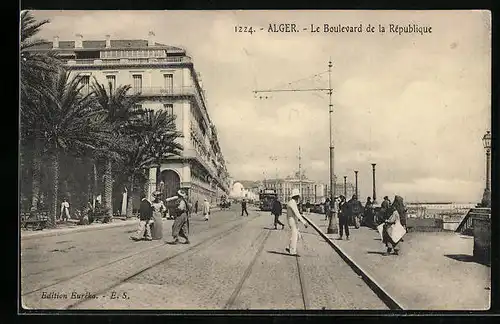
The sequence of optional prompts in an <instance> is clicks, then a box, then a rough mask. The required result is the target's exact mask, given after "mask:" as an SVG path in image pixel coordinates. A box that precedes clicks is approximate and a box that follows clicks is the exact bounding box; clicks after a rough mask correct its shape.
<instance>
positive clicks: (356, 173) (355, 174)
mask: <svg viewBox="0 0 500 324" xmlns="http://www.w3.org/2000/svg"><path fill="white" fill-rule="evenodd" d="M354 178H355V179H356V180H355V183H356V191H355V192H356V197H358V171H357V170H354ZM358 199H359V197H358Z"/></svg>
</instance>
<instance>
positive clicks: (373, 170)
mask: <svg viewBox="0 0 500 324" xmlns="http://www.w3.org/2000/svg"><path fill="white" fill-rule="evenodd" d="M376 165H377V164H376V163H372V176H373V193H372V196H373V203H374V204H376V202H377V190H376V189H375V166H376Z"/></svg>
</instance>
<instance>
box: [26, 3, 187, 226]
mask: <svg viewBox="0 0 500 324" xmlns="http://www.w3.org/2000/svg"><path fill="white" fill-rule="evenodd" d="M47 23H49V21H48V20H44V21H36V19H35V18H34V17H33V16H32V14H31V13H30V12H28V11H24V12H23V13H22V14H21V48H20V59H21V85H20V87H21V105H20V118H21V134H20V137H21V138H20V139H21V141H20V149H21V150H20V160H21V169H26V170H28V169H29V171H30V172H29V173H28V174H29V178H30V179H29V180H30V181H21V187H23V186H24V188H22V192H24V193H26V192H29V196H30V208H31V210H37V209H39V207H40V206H39V201H40V197H41V195H42V194H43V196H44V197H48V203H47V206H48V213H49V220H50V221H51V222H50V223H51V224H53V225H55V219H56V215H57V213H58V206H59V203H60V200H61V199H60V198H61V197H59V196H60V192H61V190H60V183H61V179H60V174H61V168H64V167H65V166H70V165H71V164H70V163H64V164H61V161H67V160H68V159H70V160H72V161H73V162H74V163H73V167H72V169H70V170H65V171H66V172H65V174H68V173H69V174H71V173H72V172H82V170H83V173H84V175H85V176H84V177H83V178H84V179H87V180H88V181H86V184H87V185H86V187H87V188H81V187H80V188H79V190H78V191H79V192H77V193H74V194H75V196H78V197H79V198H80V199H78V201H80V202H86V201H87V200H88V199H93V198H94V197H95V196H96V195H97V194H101V193H102V200H103V206H104V208H105V210H106V213H107V214H108V216H109V217H110V218H111V217H112V212H113V208H112V199H113V197H112V196H113V181H115V180H117V179H118V178H120V179H122V180H123V183H124V184H125V185H126V187H127V189H128V204H127V216H130V215H131V213H132V198H133V196H134V192H136V191H137V188H140V186H141V185H144V184H147V178H148V177H147V170H148V169H149V168H150V167H153V166H155V165H157V164H158V163H159V162H160V161H161V160H163V159H165V158H168V157H169V156H172V155H179V154H180V151H181V150H182V147H181V146H180V145H179V144H178V143H177V141H176V139H177V138H178V137H180V136H181V134H180V133H179V132H177V131H176V128H175V116H172V115H168V114H167V113H166V112H165V111H156V112H153V111H148V110H137V109H135V105H136V104H137V103H138V102H139V101H140V98H139V97H137V96H135V95H131V94H129V90H130V88H131V86H130V85H124V86H120V87H117V88H116V89H113V88H112V86H111V84H109V85H105V84H99V83H98V82H97V80H96V79H93V80H92V84H91V91H90V92H89V93H85V92H84V91H82V88H83V87H84V86H85V85H84V84H83V83H82V78H81V77H80V76H79V75H75V76H73V77H71V74H70V73H69V71H67V70H66V69H65V67H64V64H63V62H61V61H60V60H59V59H58V56H57V54H56V53H54V52H40V51H31V49H33V48H34V47H36V46H37V45H40V44H41V43H44V42H45V41H43V40H40V39H36V38H35V36H36V35H37V33H38V32H39V31H40V29H41V27H42V26H43V25H45V24H47ZM74 165H77V166H78V169H75V167H74ZM117 171H118V172H117ZM63 173H64V172H63ZM101 175H102V177H101ZM98 178H102V181H101V182H102V184H101V185H100V186H98V185H97V183H98V181H97V180H98ZM27 186H28V187H27ZM44 188H45V189H44ZM143 188H144V187H143ZM23 189H24V190H23ZM44 190H45V191H47V192H43V191H44Z"/></svg>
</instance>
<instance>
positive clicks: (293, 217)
mask: <svg viewBox="0 0 500 324" xmlns="http://www.w3.org/2000/svg"><path fill="white" fill-rule="evenodd" d="M299 197H300V192H299V190H298V189H293V190H292V199H290V201H289V202H288V203H287V205H286V216H287V220H288V226H290V229H291V235H290V244H289V245H288V246H287V247H286V248H285V250H286V251H287V252H288V253H290V254H291V255H297V240H298V239H299V237H300V232H299V229H298V228H297V223H298V222H300V223H302V224H304V227H306V228H307V224H306V222H305V221H304V219H303V218H302V216H301V215H300V212H299V208H298V207H297V202H298V201H299Z"/></svg>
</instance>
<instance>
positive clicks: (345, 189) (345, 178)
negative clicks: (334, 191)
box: [344, 176, 347, 198]
mask: <svg viewBox="0 0 500 324" xmlns="http://www.w3.org/2000/svg"><path fill="white" fill-rule="evenodd" d="M344 197H346V198H347V176H344Z"/></svg>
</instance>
